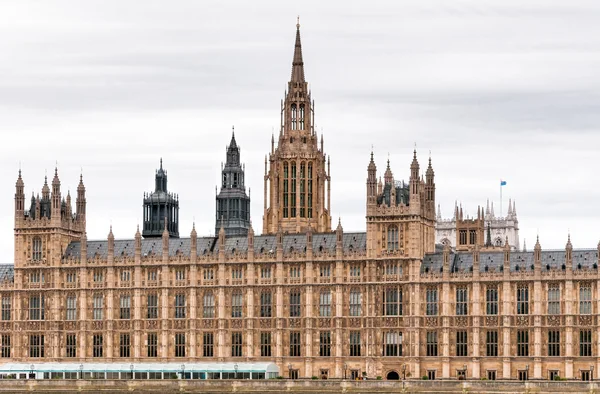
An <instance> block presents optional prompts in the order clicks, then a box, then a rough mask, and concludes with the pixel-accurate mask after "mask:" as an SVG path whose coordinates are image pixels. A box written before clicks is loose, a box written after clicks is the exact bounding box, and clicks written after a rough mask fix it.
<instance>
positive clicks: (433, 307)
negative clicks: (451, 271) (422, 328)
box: [425, 288, 438, 316]
mask: <svg viewBox="0 0 600 394" xmlns="http://www.w3.org/2000/svg"><path fill="white" fill-rule="evenodd" d="M425 297H426V301H427V302H426V310H425V312H426V313H425V314H426V315H427V316H435V315H437V314H438V292H437V289H431V288H430V289H427V291H426V292H425Z"/></svg>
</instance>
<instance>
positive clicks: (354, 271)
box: [350, 264, 360, 278]
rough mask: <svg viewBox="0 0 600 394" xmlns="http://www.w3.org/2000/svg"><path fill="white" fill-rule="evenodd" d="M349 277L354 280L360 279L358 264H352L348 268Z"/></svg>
mask: <svg viewBox="0 0 600 394" xmlns="http://www.w3.org/2000/svg"><path fill="white" fill-rule="evenodd" d="M350 276H351V277H354V278H357V277H360V264H352V265H351V266H350Z"/></svg>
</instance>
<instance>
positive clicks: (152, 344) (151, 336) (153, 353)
mask: <svg viewBox="0 0 600 394" xmlns="http://www.w3.org/2000/svg"><path fill="white" fill-rule="evenodd" d="M148 357H158V335H157V334H156V333H155V332H149V333H148Z"/></svg>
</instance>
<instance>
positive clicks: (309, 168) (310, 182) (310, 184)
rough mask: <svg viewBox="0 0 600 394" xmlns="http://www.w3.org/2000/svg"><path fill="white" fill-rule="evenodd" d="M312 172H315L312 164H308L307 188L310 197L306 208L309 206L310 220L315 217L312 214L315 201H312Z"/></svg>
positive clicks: (308, 215) (308, 214)
mask: <svg viewBox="0 0 600 394" xmlns="http://www.w3.org/2000/svg"><path fill="white" fill-rule="evenodd" d="M312 171H313V168H312V163H311V162H308V187H307V194H308V197H307V203H306V206H307V215H306V217H308V218H312V217H313V214H312V201H313V199H312V182H313V181H312V176H313V174H312Z"/></svg>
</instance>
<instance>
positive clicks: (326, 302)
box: [319, 291, 331, 317]
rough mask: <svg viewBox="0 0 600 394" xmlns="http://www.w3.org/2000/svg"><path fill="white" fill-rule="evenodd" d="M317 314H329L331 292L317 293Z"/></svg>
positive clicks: (324, 315)
mask: <svg viewBox="0 0 600 394" xmlns="http://www.w3.org/2000/svg"><path fill="white" fill-rule="evenodd" d="M319 316H322V317H329V316H331V292H329V291H326V292H322V293H321V294H320V295H319Z"/></svg>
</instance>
